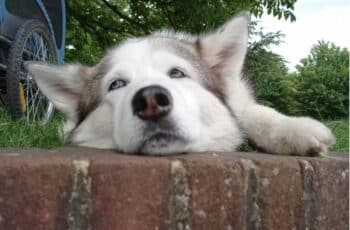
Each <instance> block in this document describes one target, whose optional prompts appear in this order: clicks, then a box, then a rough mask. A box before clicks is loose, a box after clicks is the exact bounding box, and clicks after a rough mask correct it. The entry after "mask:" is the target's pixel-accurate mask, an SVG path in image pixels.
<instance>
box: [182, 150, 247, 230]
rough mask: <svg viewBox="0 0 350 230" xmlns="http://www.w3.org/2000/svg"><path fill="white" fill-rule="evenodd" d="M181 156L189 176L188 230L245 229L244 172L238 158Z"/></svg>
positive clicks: (198, 155)
mask: <svg viewBox="0 0 350 230" xmlns="http://www.w3.org/2000/svg"><path fill="white" fill-rule="evenodd" d="M224 156H225V155H224V154H206V155H201V154H194V155H188V156H186V157H182V161H183V162H184V163H183V164H184V166H185V168H186V170H187V173H188V183H189V189H190V191H191V194H190V203H189V225H190V226H191V229H201V230H204V229H243V228H244V225H245V223H244V211H245V201H244V186H245V185H244V172H243V170H242V167H241V166H240V160H239V158H238V157H237V156H234V155H231V156H228V157H227V156H226V158H224Z"/></svg>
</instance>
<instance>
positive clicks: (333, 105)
mask: <svg viewBox="0 0 350 230" xmlns="http://www.w3.org/2000/svg"><path fill="white" fill-rule="evenodd" d="M296 77H297V88H298V90H297V92H296V95H295V99H296V101H297V102H299V103H300V104H301V105H302V106H301V107H300V108H298V109H299V111H298V113H299V114H307V115H309V116H312V117H315V118H319V119H338V118H344V117H348V116H349V52H348V50H347V49H345V48H344V49H342V48H340V47H337V46H335V45H334V44H333V43H329V42H325V41H319V42H318V43H317V44H316V45H314V46H313V48H312V49H311V53H310V55H309V56H308V57H307V58H304V59H302V60H301V64H300V65H298V66H297V75H296Z"/></svg>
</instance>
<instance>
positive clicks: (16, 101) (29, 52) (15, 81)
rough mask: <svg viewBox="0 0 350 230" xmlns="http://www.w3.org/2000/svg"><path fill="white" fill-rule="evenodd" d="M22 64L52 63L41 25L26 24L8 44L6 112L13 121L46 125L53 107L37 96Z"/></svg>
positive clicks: (51, 49)
mask: <svg viewBox="0 0 350 230" xmlns="http://www.w3.org/2000/svg"><path fill="white" fill-rule="evenodd" d="M24 61H42V62H51V63H56V62H57V57H56V49H55V47H54V43H53V41H52V37H51V35H50V33H49V31H48V29H47V27H46V25H44V24H43V23H42V22H40V21H37V20H28V21H27V22H25V23H24V24H23V25H22V26H21V27H20V28H19V30H18V32H17V34H16V37H15V40H14V41H13V43H12V44H11V47H10V50H9V56H8V66H7V73H6V88H7V89H6V91H7V98H8V105H9V110H10V113H11V115H12V117H13V118H14V119H21V118H24V119H25V120H26V121H28V122H33V121H40V122H43V123H46V122H48V121H49V120H50V119H51V117H52V115H53V112H54V106H53V104H52V103H51V102H50V101H49V100H48V99H47V98H46V97H45V96H44V95H43V94H42V93H41V92H40V90H39V88H38V87H37V85H36V83H35V81H34V79H33V77H32V76H31V75H30V74H29V73H28V71H27V70H26V69H25V67H24V65H23V63H24Z"/></svg>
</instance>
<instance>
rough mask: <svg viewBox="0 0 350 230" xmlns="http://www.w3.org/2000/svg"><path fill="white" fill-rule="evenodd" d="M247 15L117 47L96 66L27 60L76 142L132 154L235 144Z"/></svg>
mask: <svg viewBox="0 0 350 230" xmlns="http://www.w3.org/2000/svg"><path fill="white" fill-rule="evenodd" d="M248 21H249V16H248V14H247V13H240V14H239V15H237V16H235V17H233V18H232V19H231V20H229V21H228V22H227V23H226V24H225V25H223V26H222V27H221V28H219V29H218V30H216V31H214V32H212V33H208V34H205V35H202V36H198V37H193V36H190V35H187V34H182V33H173V32H169V31H163V32H160V33H156V34H153V35H150V36H147V37H142V38H137V39H131V40H127V41H125V42H123V43H122V44H120V45H119V46H117V47H116V48H114V49H111V50H110V51H109V52H108V53H107V54H106V56H105V57H104V58H103V59H102V60H101V62H100V63H99V64H97V65H96V66H94V67H86V66H82V65H77V64H73V65H63V66H53V65H48V64H44V63H28V64H27V69H28V70H29V72H30V73H31V74H32V75H33V76H34V78H35V80H36V82H37V84H38V86H39V88H40V89H41V91H42V92H43V93H44V94H45V95H46V96H47V97H48V98H49V99H50V100H51V101H52V102H53V103H54V105H55V106H56V108H57V109H59V110H60V111H62V112H63V113H64V114H65V115H66V116H67V119H68V121H67V124H66V130H65V137H66V138H67V139H68V141H70V142H71V143H73V144H76V145H81V146H88V147H97V148H111V149H117V150H120V151H124V152H130V153H138V152H139V153H145V154H170V153H177V152H186V151H232V150H234V148H235V147H237V145H238V144H240V142H241V134H240V131H239V129H238V127H237V122H236V120H235V117H234V111H233V110H232V109H231V108H229V106H228V105H227V93H228V91H229V89H227V86H228V85H229V84H227V83H226V82H227V81H230V80H232V79H233V78H235V77H236V78H237V77H239V75H240V72H241V68H242V65H243V61H244V57H245V53H246V46H247V36H248V35H247V34H248V33H247V30H248V29H247V27H248Z"/></svg>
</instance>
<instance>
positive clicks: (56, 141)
mask: <svg viewBox="0 0 350 230" xmlns="http://www.w3.org/2000/svg"><path fill="white" fill-rule="evenodd" d="M63 121H64V118H63V116H62V115H60V114H55V116H54V118H53V119H52V121H51V122H49V123H48V124H46V125H42V124H40V123H31V124H27V123H26V122H24V121H17V122H16V121H13V120H12V119H11V117H10V115H9V114H8V113H7V111H5V110H4V109H1V108H0V148H5V147H6V148H9V147H16V148H24V147H38V148H54V147H58V146H62V145H63V140H62V138H61V137H60V135H59V129H60V128H59V127H61V125H60V124H62V122H63Z"/></svg>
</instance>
